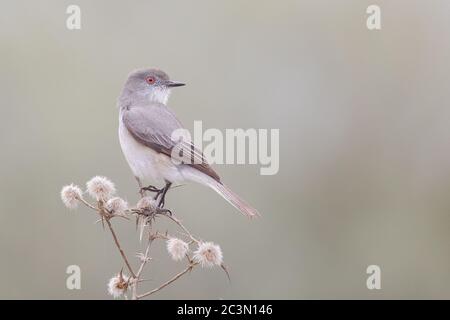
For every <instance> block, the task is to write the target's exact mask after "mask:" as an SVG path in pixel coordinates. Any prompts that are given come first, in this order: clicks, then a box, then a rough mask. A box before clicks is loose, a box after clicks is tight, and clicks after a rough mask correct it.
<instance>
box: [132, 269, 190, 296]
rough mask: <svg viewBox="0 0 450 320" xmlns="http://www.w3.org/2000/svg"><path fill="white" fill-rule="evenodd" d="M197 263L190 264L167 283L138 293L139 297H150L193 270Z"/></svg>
mask: <svg viewBox="0 0 450 320" xmlns="http://www.w3.org/2000/svg"><path fill="white" fill-rule="evenodd" d="M197 264H198V263H194V264H190V265H189V266H188V267H187V268H186V269H184V270H183V271H181V272H180V273H178V274H176V275H175V276H174V277H173V278H171V279H170V280H168V281H166V282H165V283H163V284H162V285H160V286H159V287H158V288H155V289H153V290H151V291H149V292H146V293H143V294H141V295H138V296H137V298H138V299H142V298H145V297H148V296H149V295H152V294H154V293H156V292H158V291H159V290H161V289H164V288H165V287H167V286H168V285H170V284H171V283H172V282H174V281H176V280H177V279H179V278H181V277H182V276H183V275H185V274H186V273H188V272H189V271H191V270H192V269H193V268H194V267H195V266H196V265H197Z"/></svg>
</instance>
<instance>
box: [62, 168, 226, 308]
mask: <svg viewBox="0 0 450 320" xmlns="http://www.w3.org/2000/svg"><path fill="white" fill-rule="evenodd" d="M152 188H153V189H155V190H156V188H154V187H152ZM146 189H147V190H148V189H151V188H146ZM84 193H87V194H89V196H90V197H91V198H92V199H94V202H92V203H91V202H89V201H87V200H85V198H84V197H83V194H84ZM115 193H116V188H115V186H114V184H113V183H112V182H111V181H110V180H109V179H107V178H105V177H100V176H96V177H94V178H92V179H91V180H89V181H88V182H87V183H86V192H82V190H81V189H80V188H79V187H78V186H76V185H73V184H71V185H68V186H65V187H63V188H62V190H61V199H62V201H63V203H64V204H65V206H66V207H67V208H69V209H76V208H77V207H78V204H79V203H82V204H84V205H85V206H86V207H88V208H89V209H91V210H93V211H95V212H96V213H97V214H98V216H99V218H100V219H99V220H98V222H101V223H102V225H103V229H107V230H109V232H110V233H111V235H112V239H113V241H114V244H115V246H116V247H117V249H118V251H119V253H120V256H121V258H122V260H123V263H124V267H125V271H124V270H123V268H122V269H121V270H120V271H119V272H118V273H117V274H116V275H115V276H114V277H112V278H111V279H110V280H109V282H108V284H107V289H108V290H107V291H108V293H109V294H110V295H112V296H113V297H114V298H119V297H124V298H125V299H127V298H131V299H133V300H138V299H142V298H145V297H148V296H150V295H152V294H154V293H156V292H158V291H160V290H162V289H164V288H165V287H167V286H168V285H170V284H172V283H173V282H175V281H176V280H178V279H179V278H181V277H183V276H184V275H186V274H187V273H189V272H190V271H192V269H194V268H195V267H197V266H198V267H213V266H220V267H221V268H222V269H223V270H224V271H225V272H226V274H227V276H228V271H227V268H226V267H225V265H224V264H223V255H222V250H221V249H220V247H219V246H218V245H216V244H214V243H212V242H203V241H200V240H199V238H197V237H194V236H193V235H192V233H191V232H190V231H189V230H188V229H187V228H186V227H185V226H184V225H183V224H182V223H181V221H180V220H179V219H178V218H177V217H176V216H175V215H174V214H173V213H172V212H170V211H169V210H167V209H163V208H160V207H158V206H157V205H156V203H157V202H156V200H157V197H158V195H159V193H157V195H156V196H155V197H150V196H147V195H146V194H145V191H144V190H141V192H140V194H141V199H140V200H139V202H138V203H137V204H136V206H135V207H134V208H130V207H129V206H128V203H127V202H126V201H125V200H123V199H122V198H120V197H117V196H115ZM157 217H164V218H166V219H168V220H169V221H171V222H173V223H174V224H175V225H176V227H177V228H180V229H181V231H180V232H179V233H180V234H181V235H182V237H183V238H185V239H184V240H183V239H179V238H177V237H174V236H172V235H170V234H169V233H168V231H166V232H159V231H158V230H157V228H156V218H157ZM115 218H121V219H125V220H128V221H131V220H132V218H134V219H135V221H136V226H137V228H136V229H137V230H138V231H139V238H140V240H141V241H142V240H143V239H144V240H145V241H146V246H145V251H144V252H143V253H139V254H137V255H136V258H137V259H138V268H137V269H133V267H132V264H131V263H130V260H129V255H128V254H126V253H125V251H124V250H123V249H122V246H121V245H120V241H119V238H118V236H117V233H116V232H115V231H114V227H113V224H112V221H113V219H115ZM156 240H161V241H164V242H165V245H166V248H167V252H168V254H169V256H170V257H171V258H172V260H174V261H176V262H181V261H185V262H186V266H185V268H184V269H183V270H182V271H181V272H179V273H177V274H175V275H173V276H172V277H171V278H169V279H168V280H167V281H166V282H164V283H162V284H161V285H159V286H158V287H156V288H154V289H152V290H149V291H147V292H144V293H139V290H138V289H139V286H140V284H141V283H142V282H144V281H145V279H143V273H144V268H145V266H146V265H147V264H148V263H149V262H150V261H151V260H152V257H151V256H150V248H151V246H152V244H153V243H154V242H155V241H156ZM191 248H195V249H191Z"/></svg>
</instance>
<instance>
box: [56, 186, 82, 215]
mask: <svg viewBox="0 0 450 320" xmlns="http://www.w3.org/2000/svg"><path fill="white" fill-rule="evenodd" d="M82 197H83V193H82V191H81V189H80V188H79V187H78V186H76V185H74V184H71V185H68V186H65V187H63V188H62V190H61V200H62V202H63V203H64V205H65V206H66V207H67V208H69V209H75V208H76V207H78V200H80V199H82Z"/></svg>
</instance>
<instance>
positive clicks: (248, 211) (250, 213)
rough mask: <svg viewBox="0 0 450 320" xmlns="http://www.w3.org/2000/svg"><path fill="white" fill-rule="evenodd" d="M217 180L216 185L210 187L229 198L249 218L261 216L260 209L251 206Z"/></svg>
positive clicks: (223, 196)
mask: <svg viewBox="0 0 450 320" xmlns="http://www.w3.org/2000/svg"><path fill="white" fill-rule="evenodd" d="M215 182H216V183H215V184H214V185H210V187H211V188H212V189H213V190H214V191H216V192H217V193H218V194H220V195H221V196H222V198H224V199H225V200H227V201H228V202H229V203H230V204H231V205H232V206H233V207H235V208H236V209H238V210H239V211H240V212H241V213H242V214H243V215H244V216H247V217H249V218H256V217H259V216H260V214H259V212H258V210H256V209H255V208H253V207H252V206H250V205H249V204H248V203H247V202H246V201H244V200H243V199H242V198H240V197H239V196H238V195H237V194H236V193H234V192H233V191H232V190H231V189H230V188H228V187H227V186H226V185H224V184H222V183H219V182H217V181H215Z"/></svg>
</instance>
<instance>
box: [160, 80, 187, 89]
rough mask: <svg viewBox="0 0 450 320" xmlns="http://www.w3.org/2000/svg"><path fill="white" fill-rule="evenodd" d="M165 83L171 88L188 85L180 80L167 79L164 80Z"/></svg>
mask: <svg viewBox="0 0 450 320" xmlns="http://www.w3.org/2000/svg"><path fill="white" fill-rule="evenodd" d="M164 84H165V85H166V86H168V87H170V88H172V87H182V86H184V85H186V84H185V83H182V82H178V81H172V80H166V81H165V82H164Z"/></svg>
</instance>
